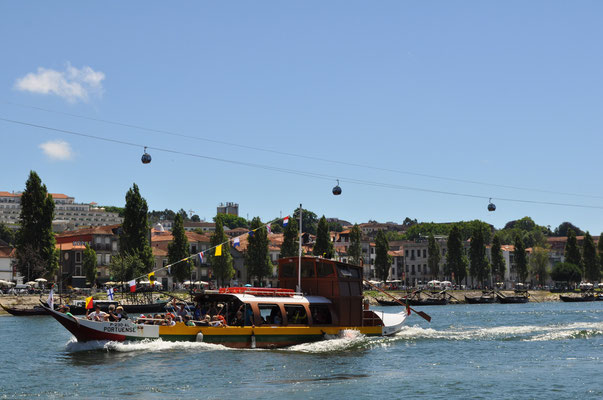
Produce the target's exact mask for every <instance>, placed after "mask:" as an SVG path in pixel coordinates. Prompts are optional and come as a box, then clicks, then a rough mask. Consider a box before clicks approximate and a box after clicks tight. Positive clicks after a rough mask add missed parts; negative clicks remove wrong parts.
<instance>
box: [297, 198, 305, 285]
mask: <svg viewBox="0 0 603 400" xmlns="http://www.w3.org/2000/svg"><path fill="white" fill-rule="evenodd" d="M303 234H304V230H303V228H302V205H301V204H300V205H299V262H298V265H297V291H298V292H299V293H301V257H302V240H303V239H302V236H303Z"/></svg>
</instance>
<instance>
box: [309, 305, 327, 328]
mask: <svg viewBox="0 0 603 400" xmlns="http://www.w3.org/2000/svg"><path fill="white" fill-rule="evenodd" d="M310 313H311V314H312V323H313V325H328V324H331V323H332V321H331V311H330V310H329V306H328V305H326V304H312V305H310Z"/></svg>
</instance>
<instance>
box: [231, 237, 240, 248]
mask: <svg viewBox="0 0 603 400" xmlns="http://www.w3.org/2000/svg"><path fill="white" fill-rule="evenodd" d="M240 245H241V241H240V240H239V238H238V237H236V238H234V240H233V242H232V247H237V246H240Z"/></svg>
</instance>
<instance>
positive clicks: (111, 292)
mask: <svg viewBox="0 0 603 400" xmlns="http://www.w3.org/2000/svg"><path fill="white" fill-rule="evenodd" d="M107 298H108V299H110V300H111V301H113V288H109V289H107Z"/></svg>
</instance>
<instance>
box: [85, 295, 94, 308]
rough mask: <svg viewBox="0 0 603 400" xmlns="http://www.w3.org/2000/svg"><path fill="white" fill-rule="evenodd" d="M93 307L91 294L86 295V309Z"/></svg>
mask: <svg viewBox="0 0 603 400" xmlns="http://www.w3.org/2000/svg"><path fill="white" fill-rule="evenodd" d="M92 308H94V299H93V298H92V296H90V297H86V310H90V309H92Z"/></svg>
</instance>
